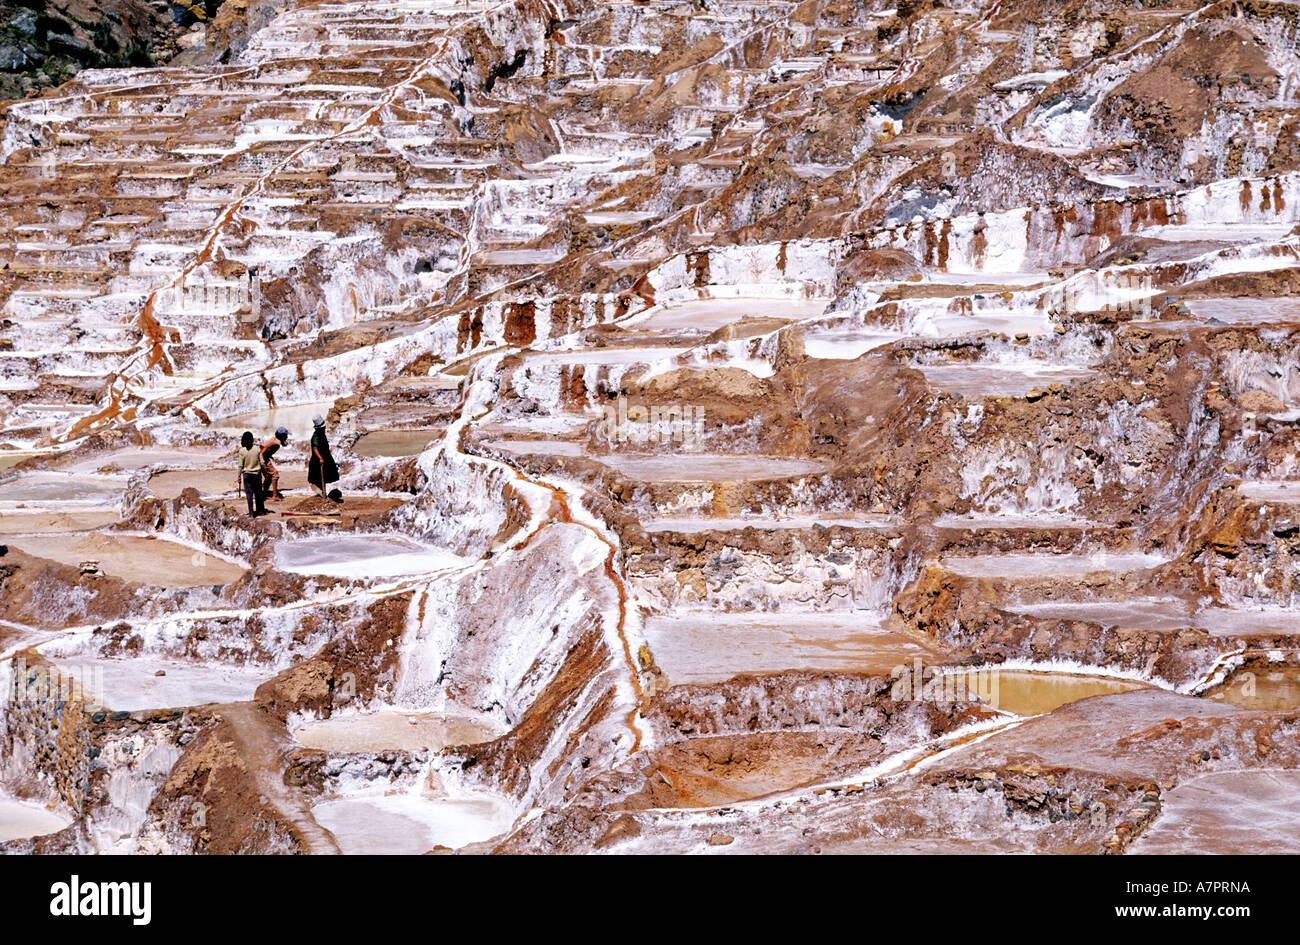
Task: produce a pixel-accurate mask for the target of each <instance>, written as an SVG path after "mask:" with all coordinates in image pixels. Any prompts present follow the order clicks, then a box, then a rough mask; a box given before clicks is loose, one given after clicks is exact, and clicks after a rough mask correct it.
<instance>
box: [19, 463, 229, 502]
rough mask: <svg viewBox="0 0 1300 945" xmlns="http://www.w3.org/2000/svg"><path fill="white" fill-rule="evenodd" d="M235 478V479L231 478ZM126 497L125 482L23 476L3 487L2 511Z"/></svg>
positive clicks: (39, 474)
mask: <svg viewBox="0 0 1300 945" xmlns="http://www.w3.org/2000/svg"><path fill="white" fill-rule="evenodd" d="M231 478H232V479H233V478H234V475H233V474H232V475H231ZM125 493H126V479H125V478H116V477H111V476H92V475H73V474H70V473H56V472H34V473H22V474H20V475H18V476H15V477H14V478H12V479H9V480H7V481H5V482H3V483H0V508H5V509H11V508H16V507H18V506H23V505H37V506H51V505H58V506H68V505H98V506H105V505H112V504H114V503H116V502H119V501H121V499H122V496H123V495H125Z"/></svg>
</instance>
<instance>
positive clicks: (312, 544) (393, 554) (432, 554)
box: [275, 535, 465, 578]
mask: <svg viewBox="0 0 1300 945" xmlns="http://www.w3.org/2000/svg"><path fill="white" fill-rule="evenodd" d="M463 564H465V559H464V558H462V557H460V556H459V555H456V554H453V553H452V552H450V551H447V550H446V549H445V548H435V547H433V546H431V545H422V544H420V543H419V542H417V541H413V540H411V539H410V538H405V537H403V536H401V535H322V536H320V537H316V538H301V539H297V540H294V541H284V542H281V543H280V544H279V545H277V546H276V549H275V565H276V567H277V568H279V569H280V570H281V571H288V572H290V573H293V574H318V575H322V576H324V577H340V578H386V577H399V576H402V575H406V574H425V573H428V572H431V571H445V570H447V569H449V568H454V567H457V566H460V565H463Z"/></svg>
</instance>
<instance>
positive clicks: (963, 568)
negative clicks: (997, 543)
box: [939, 551, 1169, 578]
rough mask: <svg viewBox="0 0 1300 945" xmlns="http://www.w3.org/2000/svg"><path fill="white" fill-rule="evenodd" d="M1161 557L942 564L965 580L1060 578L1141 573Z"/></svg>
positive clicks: (949, 560) (1021, 557) (979, 558)
mask: <svg viewBox="0 0 1300 945" xmlns="http://www.w3.org/2000/svg"><path fill="white" fill-rule="evenodd" d="M1168 560H1169V559H1168V558H1165V557H1163V556H1161V555H1153V554H1142V553H1139V552H1110V551H1099V552H1096V553H1094V554H1030V553H1021V554H1016V553H1011V554H996V555H969V556H966V557H946V558H942V559H941V560H940V562H939V565H940V567H943V568H945V569H947V570H949V571H951V572H953V573H954V574H960V575H963V576H965V577H979V578H984V577H1026V578H1038V577H1057V576H1061V575H1081V574H1090V573H1092V572H1093V571H1112V572H1125V571H1141V570H1143V569H1145V568H1154V567H1155V566H1156V565H1159V564H1164V563H1165V562H1166V561H1168Z"/></svg>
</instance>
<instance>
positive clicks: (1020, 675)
mask: <svg viewBox="0 0 1300 945" xmlns="http://www.w3.org/2000/svg"><path fill="white" fill-rule="evenodd" d="M944 675H945V677H946V680H945V681H946V682H947V685H948V687H949V689H950V691H953V692H958V693H974V694H976V695H978V697H979V698H980V699H981V700H982V701H984V702H987V703H988V704H989V705H991V706H992V707H993V708H995V709H999V710H1001V711H1003V712H1010V713H1011V714H1012V715H1041V714H1042V713H1044V712H1051V711H1053V710H1054V709H1059V708H1060V707H1061V706H1063V705H1066V704H1068V703H1071V702H1078V701H1079V700H1080V699H1087V698H1090V697H1091V696H1108V695H1113V694H1114V693H1117V692H1130V691H1132V690H1134V689H1147V688H1150V687H1149V686H1147V684H1146V683H1143V682H1139V681H1137V680H1133V679H1120V678H1116V677H1113V676H1100V675H1097V676H1094V675H1090V674H1082V673H1057V672H1039V671H1037V670H1018V669H1002V668H1001V667H997V666H993V667H981V668H979V669H970V670H958V671H955V672H951V673H945V674H944ZM942 688H943V687H942V686H941V687H940V690H941V691H942Z"/></svg>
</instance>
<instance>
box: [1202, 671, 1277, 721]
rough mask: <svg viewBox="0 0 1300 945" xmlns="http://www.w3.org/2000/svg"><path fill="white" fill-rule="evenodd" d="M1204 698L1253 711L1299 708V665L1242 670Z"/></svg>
mask: <svg viewBox="0 0 1300 945" xmlns="http://www.w3.org/2000/svg"><path fill="white" fill-rule="evenodd" d="M1207 698H1209V699H1213V700H1215V701H1216V702H1227V703H1228V704H1229V705H1235V706H1237V707H1238V708H1241V709H1250V710H1251V711H1254V712H1289V711H1292V710H1294V709H1297V708H1300V667H1297V666H1280V667H1278V668H1277V669H1252V670H1242V671H1240V672H1238V673H1235V674H1234V675H1233V677H1232V678H1231V679H1229V680H1228V684H1227V685H1226V686H1224V687H1223V688H1221V689H1219V690H1218V691H1217V692H1213V693H1210V695H1209V696H1207Z"/></svg>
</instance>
